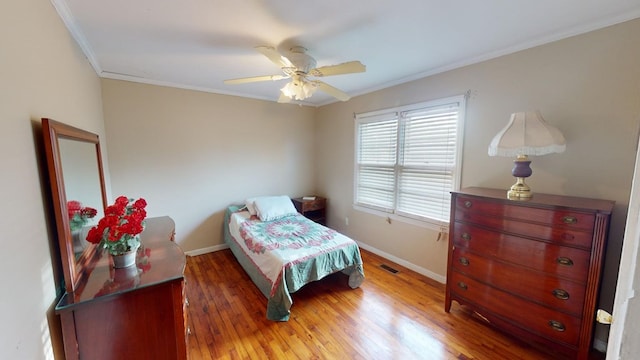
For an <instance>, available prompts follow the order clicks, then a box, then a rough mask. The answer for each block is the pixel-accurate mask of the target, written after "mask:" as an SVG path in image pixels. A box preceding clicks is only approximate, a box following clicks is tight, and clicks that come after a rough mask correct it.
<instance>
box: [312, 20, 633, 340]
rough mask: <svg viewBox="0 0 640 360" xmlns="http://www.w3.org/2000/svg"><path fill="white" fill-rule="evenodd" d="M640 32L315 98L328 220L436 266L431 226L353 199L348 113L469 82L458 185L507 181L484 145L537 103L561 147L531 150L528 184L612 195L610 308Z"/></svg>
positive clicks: (589, 37) (617, 31)
mask: <svg viewBox="0 0 640 360" xmlns="http://www.w3.org/2000/svg"><path fill="white" fill-rule="evenodd" d="M639 37H640V20H636V21H632V22H627V23H624V24H620V25H617V26H613V27H610V28H606V29H603V30H599V31H595V32H592V33H588V34H584V35H580V36H577V37H574V38H570V39H566V40H562V41H558V42H555V43H552V44H548V45H544V46H540V47H536V48H532V49H529V50H526V51H521V52H518V53H515V54H512V55H509V56H503V57H501V58H497V59H493V60H490V61H486V62H483V63H479V64H476V65H472V66H467V67H465V68H461V69H458V70H454V71H450V72H447V73H443V74H439V75H436V76H431V77H428V78H425V79H421V80H417V81H413V82H411V83H407V84H403V85H399V86H396V87H392V88H388V89H384V90H381V91H378V92H375V93H371V94H367V95H363V96H359V97H356V98H354V99H352V100H350V101H349V102H347V103H336V104H332V105H328V106H324V107H322V108H320V109H319V110H318V115H317V117H318V121H317V124H316V131H317V139H316V142H317V144H318V147H317V162H316V163H317V168H316V173H317V174H318V190H319V192H320V193H324V194H325V195H327V196H328V198H329V199H330V200H331V201H330V209H329V225H331V226H332V227H335V228H336V229H338V230H340V231H342V232H344V233H346V234H347V235H349V236H351V237H353V238H354V239H356V240H358V241H360V242H363V243H365V245H368V246H371V247H373V248H375V249H378V250H380V251H381V252H384V253H386V254H389V255H391V256H392V257H397V258H399V259H401V260H404V261H407V262H409V263H410V264H411V265H415V266H416V267H417V268H418V270H419V271H421V272H423V273H427V274H428V273H433V274H437V275H441V276H443V275H444V274H445V272H446V249H447V247H446V241H437V235H438V233H437V232H436V231H431V230H428V229H425V228H419V227H416V226H412V225H408V224H405V223H402V222H398V221H395V222H392V223H391V224H388V223H387V222H386V221H385V219H383V218H381V217H378V216H375V215H370V214H367V213H363V212H360V211H357V210H354V209H353V207H352V201H353V185H352V184H353V159H354V149H353V147H354V120H353V114H354V113H360V112H366V111H371V110H376V109H381V108H387V107H393V106H397V105H404V104H410V103H415V102H420V101H426V100H431V99H437V98H442V97H447V96H452V95H458V94H463V93H465V92H467V91H470V98H469V100H468V102H467V116H466V126H465V139H464V151H463V170H462V186H463V187H464V186H483V187H492V188H507V187H508V186H510V185H511V184H512V183H513V178H512V177H511V175H510V172H511V167H512V159H509V158H493V157H489V156H488V155H487V146H488V144H489V142H490V141H491V139H492V137H493V136H494V135H495V134H496V133H497V132H498V131H499V130H500V129H501V128H502V127H503V126H504V125H506V123H507V121H508V119H509V115H510V114H511V113H512V112H516V111H524V110H530V109H539V110H540V111H541V112H542V114H543V116H544V117H545V118H546V120H547V121H548V122H549V123H551V124H553V125H555V126H557V127H558V128H559V129H560V130H561V131H562V132H563V133H564V135H565V137H566V138H567V150H566V152H565V153H563V154H553V155H548V156H544V157H535V158H533V163H532V168H533V175H532V177H531V178H530V180H528V183H529V184H530V185H531V187H532V189H533V191H534V192H535V191H537V192H546V193H554V194H565V195H572V196H583V197H593V198H602V199H610V200H615V201H616V207H615V210H614V214H613V219H612V229H611V231H610V238H609V244H608V249H607V256H606V264H605V268H606V269H605V274H604V284H603V287H602V289H603V290H602V298H601V304H602V306H603V307H604V308H606V309H607V310H609V311H611V306H612V304H613V293H614V288H615V281H616V275H617V270H618V262H619V258H620V250H621V246H622V238H623V234H624V224H625V219H626V213H627V206H628V201H629V194H630V188H631V181H632V174H633V165H634V161H635V155H636V144H637V136H638V126H639V121H640V61H638V59H640V42H639V41H638V38H639ZM345 217H349V225H348V226H347V225H346V224H345V221H344V218H345ZM598 331H599V333H600V335H599V337H600V338H601V339H603V338H605V336H604V335H602V334H601V333H603V332H606V328H604V329H603V328H599V329H598Z"/></svg>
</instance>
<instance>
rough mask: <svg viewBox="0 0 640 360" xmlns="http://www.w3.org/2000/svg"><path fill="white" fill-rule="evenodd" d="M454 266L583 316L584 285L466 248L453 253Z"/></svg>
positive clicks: (512, 290)
mask: <svg viewBox="0 0 640 360" xmlns="http://www.w3.org/2000/svg"><path fill="white" fill-rule="evenodd" d="M452 261H453V267H454V268H455V269H456V270H457V271H459V272H461V273H464V274H466V275H468V276H469V277H472V278H474V279H475V280H478V281H481V282H483V283H485V284H489V285H491V286H493V287H495V288H498V289H501V290H503V291H505V292H508V293H511V294H514V295H516V296H519V297H522V298H524V299H527V300H530V301H533V302H536V303H539V304H543V305H546V306H550V307H551V308H553V309H556V310H558V311H563V312H566V313H569V314H572V315H574V316H576V317H581V316H582V306H583V305H584V294H585V286H584V284H579V283H576V282H574V281H570V280H566V279H562V278H559V277H557V276H551V275H547V274H541V273H539V272H537V271H533V270H530V269H527V268H524V267H520V266H515V265H512V264H508V263H504V262H500V261H494V260H491V259H488V258H485V257H482V256H478V255H476V254H474V253H471V252H468V251H466V250H464V249H463V248H456V249H455V250H454V252H453V259H452Z"/></svg>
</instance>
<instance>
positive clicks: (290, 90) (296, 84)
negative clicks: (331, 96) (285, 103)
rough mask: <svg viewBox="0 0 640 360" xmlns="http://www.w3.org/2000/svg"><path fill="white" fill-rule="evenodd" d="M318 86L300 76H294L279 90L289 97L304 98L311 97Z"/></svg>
mask: <svg viewBox="0 0 640 360" xmlns="http://www.w3.org/2000/svg"><path fill="white" fill-rule="evenodd" d="M317 88H318V85H317V84H316V83H314V82H311V81H307V80H305V79H304V78H303V77H301V76H294V78H293V80H292V81H291V82H289V83H287V84H286V85H285V86H284V87H283V88H282V89H280V91H282V94H284V96H286V97H288V98H289V99H296V100H304V99H306V98H308V97H311V95H313V93H314V92H315V91H316V89H317Z"/></svg>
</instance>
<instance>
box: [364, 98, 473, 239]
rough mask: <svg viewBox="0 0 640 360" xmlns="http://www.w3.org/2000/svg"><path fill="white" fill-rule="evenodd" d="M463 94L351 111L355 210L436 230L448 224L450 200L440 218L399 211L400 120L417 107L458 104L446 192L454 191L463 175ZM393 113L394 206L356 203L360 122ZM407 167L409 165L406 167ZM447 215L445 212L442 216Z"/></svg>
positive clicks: (401, 144)
mask: <svg viewBox="0 0 640 360" xmlns="http://www.w3.org/2000/svg"><path fill="white" fill-rule="evenodd" d="M466 100H467V96H466V95H457V96H451V97H446V98H441V99H435V100H430V101H425V102H420V103H415V104H409V105H403V106H399V107H394V108H387V109H380V110H376V111H371V112H365V113H359V114H354V138H355V141H354V165H353V170H354V181H353V207H354V209H356V210H360V211H363V212H367V213H371V214H374V215H378V216H381V217H386V218H387V221H389V222H390V221H391V220H398V221H401V222H406V223H411V224H414V225H418V226H423V227H428V228H433V229H436V230H442V229H443V228H444V227H447V226H448V224H449V220H448V219H449V212H450V208H451V206H450V203H449V206H448V207H447V208H446V209H445V207H446V206H445V207H443V208H442V211H443V219H436V218H432V217H425V216H420V215H414V214H411V213H406V212H403V211H399V210H398V197H399V195H398V194H399V188H398V185H399V184H398V177H399V174H400V170H399V169H400V168H401V167H402V165H400V164H399V159H400V157H401V155H400V152H401V151H402V148H403V146H404V138H402V136H403V134H402V129H403V125H401V122H402V121H403V119H402V116H401V114H402V113H407V112H411V111H416V110H420V109H427V108H434V107H438V106H445V105H447V104H454V103H458V109H457V110H458V116H457V120H456V136H455V155H454V162H455V163H454V165H453V167H452V169H451V171H452V174H451V176H452V188H451V189H449V190H446V191H447V192H450V191H456V190H459V189H460V182H461V177H462V150H463V145H464V124H465V112H466V111H465V110H466ZM391 114H395V118H396V119H397V122H398V123H397V125H396V126H397V130H396V132H397V142H396V147H395V148H396V154H395V155H396V160H395V164H394V165H393V168H394V177H395V179H394V182H393V206H392V208H391V209H389V208H385V207H381V206H375V205H372V204H366V203H359V202H358V189H359V181H360V177H359V174H360V164H359V162H358V157H359V154H360V151H361V149H360V124H362V123H366V122H369V123H373V122H376V121H381V120H376V118H386V117H387V116H389V115H391ZM407 168H410V166H407ZM445 214H446V215H445Z"/></svg>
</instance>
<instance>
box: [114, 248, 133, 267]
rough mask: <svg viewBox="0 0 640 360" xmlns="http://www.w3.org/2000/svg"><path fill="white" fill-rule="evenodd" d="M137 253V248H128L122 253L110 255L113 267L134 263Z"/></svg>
mask: <svg viewBox="0 0 640 360" xmlns="http://www.w3.org/2000/svg"><path fill="white" fill-rule="evenodd" d="M137 255H138V248H137V247H136V248H135V249H132V250H129V251H127V252H126V253H124V254H122V255H111V257H112V258H113V267H114V268H116V269H122V268H126V267H129V266H133V265H135V264H136V257H137Z"/></svg>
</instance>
